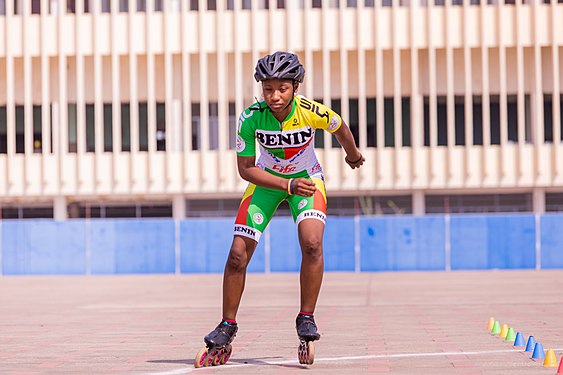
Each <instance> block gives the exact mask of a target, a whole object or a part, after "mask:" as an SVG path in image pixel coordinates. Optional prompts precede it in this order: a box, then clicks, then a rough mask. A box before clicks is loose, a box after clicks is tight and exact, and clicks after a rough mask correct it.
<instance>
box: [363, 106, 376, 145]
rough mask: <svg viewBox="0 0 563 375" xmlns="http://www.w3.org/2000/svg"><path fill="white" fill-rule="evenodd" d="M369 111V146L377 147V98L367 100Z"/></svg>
mask: <svg viewBox="0 0 563 375" xmlns="http://www.w3.org/2000/svg"><path fill="white" fill-rule="evenodd" d="M366 102H367V103H366V110H367V136H368V139H367V146H368V147H376V146H377V111H376V109H377V101H376V99H375V98H367V99H366Z"/></svg>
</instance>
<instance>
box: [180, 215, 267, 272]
mask: <svg viewBox="0 0 563 375" xmlns="http://www.w3.org/2000/svg"><path fill="white" fill-rule="evenodd" d="M233 223H234V220H233V218H228V219H223V218H221V219H199V218H198V219H186V220H183V221H182V222H181V223H180V248H181V259H180V260H181V263H180V269H181V271H182V273H202V272H212V273H222V272H223V269H224V268H225V262H226V260H227V256H228V254H229V250H230V248H231V243H232V241H233V225H234V224H233ZM263 238H264V236H262V239H261V240H260V243H259V244H258V246H257V247H256V250H255V251H254V255H253V256H252V259H251V261H250V264H249V266H248V271H249V272H264V269H265V268H264V267H265V254H264V240H263Z"/></svg>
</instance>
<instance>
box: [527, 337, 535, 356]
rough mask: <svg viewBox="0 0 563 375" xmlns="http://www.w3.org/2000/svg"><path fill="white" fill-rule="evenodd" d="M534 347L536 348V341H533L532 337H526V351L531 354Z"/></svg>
mask: <svg viewBox="0 0 563 375" xmlns="http://www.w3.org/2000/svg"><path fill="white" fill-rule="evenodd" d="M535 346H536V340H535V339H534V336H530V337H528V343H527V344H526V351H527V352H533V351H534V347H535Z"/></svg>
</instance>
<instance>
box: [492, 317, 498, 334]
mask: <svg viewBox="0 0 563 375" xmlns="http://www.w3.org/2000/svg"><path fill="white" fill-rule="evenodd" d="M491 333H492V334H493V335H498V334H500V324H499V322H498V320H495V324H493V330H492V331H491Z"/></svg>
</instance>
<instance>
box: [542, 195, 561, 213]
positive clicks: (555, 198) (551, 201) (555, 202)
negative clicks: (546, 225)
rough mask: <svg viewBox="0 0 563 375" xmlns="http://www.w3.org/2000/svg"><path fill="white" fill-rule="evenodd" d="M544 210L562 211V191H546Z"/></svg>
mask: <svg viewBox="0 0 563 375" xmlns="http://www.w3.org/2000/svg"><path fill="white" fill-rule="evenodd" d="M545 211H546V212H563V193H546V194H545Z"/></svg>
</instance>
